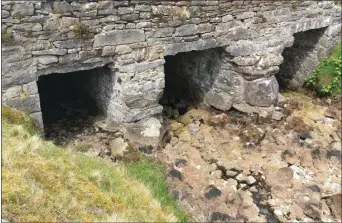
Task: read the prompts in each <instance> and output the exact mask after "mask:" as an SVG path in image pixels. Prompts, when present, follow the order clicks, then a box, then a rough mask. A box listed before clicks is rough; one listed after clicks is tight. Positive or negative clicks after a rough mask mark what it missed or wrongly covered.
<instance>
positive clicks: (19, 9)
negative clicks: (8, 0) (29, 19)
mask: <svg viewBox="0 0 342 223" xmlns="http://www.w3.org/2000/svg"><path fill="white" fill-rule="evenodd" d="M11 14H12V16H30V15H33V14H34V6H33V4H32V3H29V2H28V3H25V2H23V3H22V4H14V6H13V8H12V13H11Z"/></svg>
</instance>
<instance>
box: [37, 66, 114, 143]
mask: <svg viewBox="0 0 342 223" xmlns="http://www.w3.org/2000/svg"><path fill="white" fill-rule="evenodd" d="M37 84H38V92H39V96H40V103H41V110H42V116H43V123H44V132H45V137H46V138H47V139H51V140H53V141H54V142H55V143H57V144H59V143H60V142H66V141H68V139H69V138H72V137H73V136H74V135H75V134H79V133H81V132H83V131H85V130H87V129H90V128H92V124H93V120H94V118H96V117H97V116H101V115H105V111H106V110H105V109H106V104H107V103H108V100H109V95H110V91H111V84H112V75H111V71H110V70H109V68H107V67H101V68H95V69H92V70H86V71H76V72H71V73H53V74H49V75H42V76H40V77H39V78H38V81H37Z"/></svg>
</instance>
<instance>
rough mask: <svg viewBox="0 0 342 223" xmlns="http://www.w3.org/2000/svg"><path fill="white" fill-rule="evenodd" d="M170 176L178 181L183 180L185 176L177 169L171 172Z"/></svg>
mask: <svg viewBox="0 0 342 223" xmlns="http://www.w3.org/2000/svg"><path fill="white" fill-rule="evenodd" d="M168 176H169V177H172V178H177V179H178V180H183V174H182V173H181V172H180V171H178V170H176V169H172V170H170V172H169V174H168Z"/></svg>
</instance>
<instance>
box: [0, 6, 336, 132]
mask: <svg viewBox="0 0 342 223" xmlns="http://www.w3.org/2000/svg"><path fill="white" fill-rule="evenodd" d="M1 4H2V6H1V7H2V76H1V79H2V95H3V97H2V100H3V101H2V102H3V103H4V104H6V105H8V106H10V107H15V108H18V109H21V110H24V111H26V112H28V113H30V114H31V115H32V117H34V119H36V120H37V121H38V122H39V123H40V126H41V127H42V126H43V121H42V111H41V102H40V100H41V99H40V98H41V97H42V95H40V92H39V91H38V87H37V81H38V80H39V78H40V77H41V76H42V75H50V74H56V73H70V72H76V71H84V72H85V73H87V74H89V73H90V74H91V75H85V76H84V78H80V80H79V82H80V83H82V84H84V85H85V86H87V87H88V89H89V93H90V94H91V95H92V97H93V98H94V99H95V101H96V103H97V104H98V106H99V107H100V108H101V110H102V111H103V112H104V113H105V114H106V115H107V117H109V118H110V119H112V120H115V121H117V122H134V121H137V120H141V119H144V118H147V117H151V116H153V115H157V114H160V113H161V112H162V109H163V107H162V106H161V105H160V104H159V100H160V98H161V97H162V94H163V91H164V87H165V84H166V83H165V73H164V63H165V57H166V56H172V55H175V56H177V55H178V56H179V60H178V61H179V62H178V63H177V64H176V65H175V69H178V70H180V71H181V73H182V74H183V75H184V77H185V78H187V80H188V81H189V82H191V83H192V86H193V87H194V88H195V89H196V91H197V92H198V94H199V95H200V97H201V100H202V101H203V102H204V103H205V104H207V105H208V106H213V107H216V108H218V109H220V110H228V109H230V108H231V107H235V108H237V109H240V110H246V109H251V108H253V109H254V108H256V109H257V108H272V106H275V105H276V104H277V102H278V98H279V97H281V96H279V92H278V91H279V85H278V82H279V83H280V84H281V85H283V86H286V87H289V88H296V87H298V86H301V85H302V84H303V81H304V78H305V77H306V76H307V75H308V74H310V72H311V71H312V70H313V69H314V68H315V66H316V65H317V64H318V63H319V62H320V61H321V60H322V59H323V58H324V57H325V56H327V55H328V54H329V53H330V52H331V51H332V49H333V48H334V47H335V46H336V44H337V41H338V35H340V31H341V7H340V6H337V5H335V4H334V2H333V1H261V0H255V1H254V0H244V1H235V0H206V1H205V0H192V1H179V0H177V1H162V0H127V1H121V0H120V1H116V0H115V1H102V0H99V1H48V0H43V1H2V2H1ZM51 90H55V91H61V92H62V91H63V88H61V89H51ZM43 115H44V114H43Z"/></svg>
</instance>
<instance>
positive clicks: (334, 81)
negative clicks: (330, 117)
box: [305, 42, 342, 96]
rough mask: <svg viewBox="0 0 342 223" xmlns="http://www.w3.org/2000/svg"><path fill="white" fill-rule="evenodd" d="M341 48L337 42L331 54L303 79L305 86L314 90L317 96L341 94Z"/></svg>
mask: <svg viewBox="0 0 342 223" xmlns="http://www.w3.org/2000/svg"><path fill="white" fill-rule="evenodd" d="M341 47H342V46H341V42H339V44H338V45H337V47H336V48H335V50H334V51H333V52H332V54H331V55H330V56H328V57H327V58H325V59H324V60H323V61H322V62H321V63H320V64H319V65H318V67H317V68H316V69H315V70H314V72H312V74H311V75H310V76H309V77H307V78H306V79H305V86H307V87H309V88H311V89H313V90H315V91H316V93H317V95H318V96H327V95H340V94H341V72H342V56H341V50H342V48H341Z"/></svg>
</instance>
